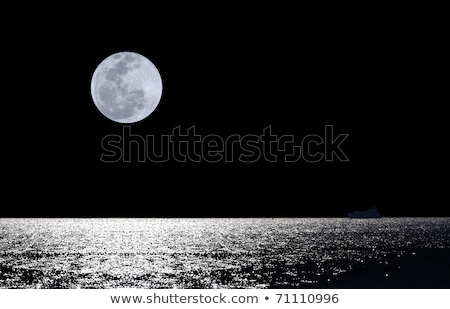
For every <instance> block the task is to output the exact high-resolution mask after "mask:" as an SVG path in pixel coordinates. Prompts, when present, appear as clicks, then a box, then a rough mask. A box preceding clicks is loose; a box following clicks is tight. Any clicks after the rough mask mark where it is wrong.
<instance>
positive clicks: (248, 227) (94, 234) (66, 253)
mask: <svg viewBox="0 0 450 309" xmlns="http://www.w3.org/2000/svg"><path fill="white" fill-rule="evenodd" d="M449 249H450V219H448V218H383V219H376V220H364V219H362V220H353V219H352V220H350V219H346V218H342V219H326V218H314V219H312V218H309V219H297V218H273V219H272V218H269V219H256V218H255V219H231V218H229V219H0V288H116V287H137V288H216V287H218V288H264V287H270V288H291V287H292V288H297V287H305V288H307V287H315V286H321V287H322V286H325V287H326V286H327V284H333V283H335V282H339V280H342V279H345V278H346V276H348V275H351V274H357V275H358V276H361V274H365V276H366V278H369V277H370V278H371V279H373V278H378V279H377V280H379V279H380V278H389V276H391V275H395V272H396V271H401V270H400V268H401V267H402V265H403V264H402V263H403V260H404V259H405V258H407V259H410V258H411V257H413V256H415V255H420V254H422V253H421V252H427V251H426V250H446V252H448V250H449ZM367 276H369V277H367ZM359 279H361V278H359ZM361 280H364V278H362V279H361Z"/></svg>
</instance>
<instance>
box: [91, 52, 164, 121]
mask: <svg viewBox="0 0 450 309" xmlns="http://www.w3.org/2000/svg"><path fill="white" fill-rule="evenodd" d="M91 95H92V99H93V101H94V103H95V106H96V107H97V108H98V110H99V111H100V112H101V113H102V114H103V115H104V116H105V117H107V118H109V119H111V120H113V121H116V122H119V123H134V122H137V121H140V120H142V119H145V118H146V117H148V116H149V115H150V114H151V113H152V112H153V111H154V110H155V108H156V107H157V106H158V103H159V101H160V99H161V95H162V80H161V75H160V74H159V72H158V69H157V68H156V67H155V65H154V64H153V63H152V62H151V61H150V60H148V59H147V58H145V57H144V56H142V55H140V54H137V53H133V52H120V53H116V54H113V55H111V56H109V57H107V58H106V59H105V60H103V61H102V62H101V63H100V64H99V65H98V67H97V68H96V69H95V71H94V74H93V75H92V80H91Z"/></svg>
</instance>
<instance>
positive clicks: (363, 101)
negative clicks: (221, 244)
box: [0, 6, 448, 217]
mask: <svg viewBox="0 0 450 309" xmlns="http://www.w3.org/2000/svg"><path fill="white" fill-rule="evenodd" d="M405 10H406V9H405V8H401V9H394V8H391V9H390V10H384V9H380V10H376V9H373V8H372V9H370V10H367V9H363V8H361V9H356V8H352V9H350V8H333V9H332V8H319V9H315V10H310V9H304V10H303V9H301V8H297V7H296V8H288V7H283V8H282V7H258V8H252V9H245V8H243V7H233V8H231V7H228V8H224V7H222V8H194V7H186V8H179V9H177V12H178V13H175V12H173V10H172V11H169V13H167V11H162V10H160V9H159V8H156V7H155V8H154V11H150V12H149V11H147V10H145V12H140V13H139V12H137V11H139V10H138V9H137V8H133V7H131V6H129V7H117V8H109V9H107V10H101V11H98V12H93V11H91V9H89V10H87V9H86V8H82V9H81V8H71V9H68V8H67V9H61V14H50V15H48V16H47V14H49V13H47V14H44V15H40V16H41V18H42V19H39V20H27V21H26V24H27V25H28V26H26V27H23V28H21V29H16V30H15V31H14V32H11V33H8V34H7V35H6V38H5V42H6V43H7V44H5V46H8V48H5V49H4V50H3V51H2V54H3V55H4V56H3V57H2V58H3V61H4V62H5V66H6V68H7V72H10V73H8V75H5V76H6V77H5V78H7V79H8V82H9V85H8V89H7V90H5V91H7V92H8V94H9V96H8V99H7V101H8V102H5V101H4V104H5V105H8V108H7V114H6V115H4V117H5V118H6V119H7V122H6V126H5V127H4V129H3V139H2V145H3V147H2V148H3V149H2V152H3V155H4V156H5V159H4V160H3V170H4V179H5V181H6V183H7V185H6V186H5V187H4V188H3V190H2V191H3V192H4V195H5V196H6V197H11V198H12V199H9V198H8V199H6V200H9V201H11V200H12V201H15V203H13V204H11V203H9V202H8V203H2V205H3V206H2V210H1V212H0V216H26V217H27V216H44V217H45V216H74V217H80V216H94V217H95V216H101V217H108V216H149V217H151V216H175V217H177V216H195V217H198V216H227V217H228V216H229V217H235V216H236V217H241V216H320V217H322V216H332V217H334V216H337V217H341V216H345V215H346V213H347V212H348V211H351V210H355V209H365V208H367V207H369V206H371V205H377V206H378V207H379V209H380V211H381V213H382V215H384V216H423V215H425V216H445V215H448V209H447V208H446V206H445V204H446V203H443V202H442V201H441V199H440V197H442V196H443V193H444V191H445V182H444V181H440V180H439V179H440V178H439V177H441V176H444V177H446V171H445V166H446V163H445V162H446V161H445V160H444V158H445V154H446V153H447V152H446V150H445V149H446V146H445V144H446V143H447V141H448V138H447V136H445V135H444V132H445V119H444V117H445V113H444V112H443V111H442V108H443V107H444V104H445V103H444V101H443V100H442V99H441V98H439V96H438V95H437V93H438V91H439V88H441V87H442V82H441V81H440V79H439V78H437V75H436V70H437V66H439V64H440V63H439V60H438V59H439V57H440V56H441V53H442V46H443V45H442V41H441V40H442V38H441V37H440V36H439V27H438V24H437V23H436V24H434V23H430V22H429V21H424V20H423V19H422V18H421V17H420V15H419V16H418V15H414V16H410V15H409V14H407V13H406V11H405ZM72 11H73V12H72ZM89 12H90V13H89ZM180 12H181V13H180ZM44 17H45V18H44ZM118 51H134V52H138V53H141V54H143V55H144V56H146V57H148V58H149V59H151V60H152V62H153V63H154V64H155V65H156V66H157V67H158V69H159V70H160V72H161V75H162V78H163V83H164V92H163V98H162V100H161V102H160V105H159V107H158V108H157V110H156V111H155V112H154V113H153V114H152V115H151V116H150V117H149V118H148V119H146V120H145V121H142V122H140V123H137V124H134V125H132V126H131V129H132V132H133V133H135V134H139V135H142V136H145V135H155V136H159V135H161V134H170V132H171V130H172V129H173V128H175V127H177V126H181V127H182V128H184V129H187V128H188V127H190V126H195V127H196V130H197V132H198V131H200V132H202V133H203V134H205V135H207V134H217V135H220V136H223V137H227V136H229V135H232V134H240V135H243V134H261V133H262V130H263V129H264V128H265V127H267V126H271V128H272V130H273V132H275V133H276V134H279V135H283V134H289V135H295V136H296V137H298V138H300V139H301V138H302V137H303V136H305V135H308V134H317V135H323V134H324V128H325V125H333V126H334V130H335V133H337V134H340V133H342V134H349V138H348V139H347V140H346V141H345V142H344V143H343V144H342V149H343V150H344V151H345V153H346V154H347V156H348V157H349V159H350V162H332V163H330V162H323V161H322V162H318V163H314V164H312V163H308V162H304V161H300V162H298V163H283V162H277V163H269V162H264V161H260V162H258V163H253V164H243V163H236V162H235V163H223V162H222V163H206V162H203V163H177V162H173V161H171V162H167V163H159V164H155V163H151V162H145V163H136V162H131V163H123V162H118V163H113V164H106V163H102V162H100V155H101V153H102V150H101V140H102V138H103V137H104V136H106V135H108V134H121V132H122V126H121V125H119V124H116V123H113V122H111V121H109V120H107V119H106V118H104V117H103V116H102V115H101V114H100V113H99V112H98V111H97V109H96V108H95V106H94V104H93V103H92V100H91V97H90V88H89V87H90V78H91V76H92V73H93V72H94V70H95V68H96V66H97V65H98V64H99V63H100V62H101V61H102V60H103V59H104V58H105V57H107V56H109V55H111V54H113V53H115V52H118ZM4 100H6V98H4ZM10 108H11V110H9V109H10ZM444 179H445V178H444Z"/></svg>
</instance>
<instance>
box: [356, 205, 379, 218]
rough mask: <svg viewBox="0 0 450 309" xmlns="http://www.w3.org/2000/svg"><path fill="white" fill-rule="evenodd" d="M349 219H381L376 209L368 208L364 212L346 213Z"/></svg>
mask: <svg viewBox="0 0 450 309" xmlns="http://www.w3.org/2000/svg"><path fill="white" fill-rule="evenodd" d="M348 217H349V218H367V219H370V218H381V215H380V213H379V212H378V210H377V208H376V207H373V206H372V207H370V208H369V209H367V210H364V211H353V212H349V213H348Z"/></svg>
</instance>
